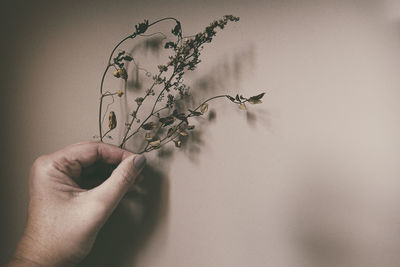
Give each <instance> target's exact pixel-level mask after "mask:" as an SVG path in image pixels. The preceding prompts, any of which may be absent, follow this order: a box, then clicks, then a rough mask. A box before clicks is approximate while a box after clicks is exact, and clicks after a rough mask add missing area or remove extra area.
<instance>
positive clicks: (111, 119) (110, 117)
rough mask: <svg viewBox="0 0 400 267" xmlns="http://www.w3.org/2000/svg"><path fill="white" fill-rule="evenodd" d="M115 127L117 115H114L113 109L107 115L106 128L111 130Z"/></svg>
mask: <svg viewBox="0 0 400 267" xmlns="http://www.w3.org/2000/svg"><path fill="white" fill-rule="evenodd" d="M115 127H117V117H116V116H115V113H114V111H111V112H110V115H108V128H110V130H112V129H114V128H115Z"/></svg>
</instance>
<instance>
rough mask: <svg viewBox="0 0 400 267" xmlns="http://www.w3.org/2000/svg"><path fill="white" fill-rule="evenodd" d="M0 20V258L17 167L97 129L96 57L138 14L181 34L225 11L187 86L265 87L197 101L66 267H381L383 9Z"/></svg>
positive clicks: (391, 230)
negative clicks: (189, 138) (204, 110)
mask: <svg viewBox="0 0 400 267" xmlns="http://www.w3.org/2000/svg"><path fill="white" fill-rule="evenodd" d="M1 11H2V16H1V28H2V42H1V61H2V63H1V93H2V95H1V97H0V99H1V114H2V122H3V123H2V124H1V135H2V136H1V189H0V190H1V191H0V192H1V194H0V196H1V199H0V202H1V207H2V208H1V229H0V230H1V232H0V234H1V238H0V240H1V241H0V242H1V244H0V245H1V252H0V259H1V262H4V261H5V260H6V259H7V257H9V255H10V253H12V251H13V249H14V248H15V245H16V243H17V241H18V238H19V237H20V235H21V233H22V230H23V226H24V223H25V218H26V217H25V216H26V204H27V200H28V195H27V192H28V188H27V178H28V172H29V168H30V165H31V164H32V162H33V160H34V159H35V158H36V157H38V156H39V155H41V154H44V153H50V152H52V151H55V150H57V149H60V148H62V147H64V146H66V145H68V144H71V143H75V142H78V141H83V140H91V139H92V136H93V135H96V134H97V111H98V110H97V109H98V106H97V105H98V96H99V95H98V86H99V81H100V77H101V74H102V72H103V70H104V66H105V64H106V60H107V57H108V53H109V52H110V50H111V48H112V47H113V45H114V44H115V43H116V42H117V41H118V40H120V39H121V38H122V37H124V36H126V35H127V34H129V33H130V32H131V31H132V28H133V25H135V24H136V23H138V22H141V21H143V19H146V18H147V19H149V20H150V21H154V20H156V19H158V18H161V17H165V16H174V17H176V18H178V19H179V20H180V21H181V22H182V25H183V30H184V34H186V35H191V34H194V33H196V32H198V31H201V30H202V29H203V28H204V27H205V26H207V25H208V24H209V23H210V22H211V21H212V20H213V19H217V18H219V17H221V16H222V15H225V14H234V15H237V16H239V17H240V18H241V20H240V22H238V23H236V24H232V25H229V26H228V27H227V28H226V29H225V30H224V31H222V32H220V33H219V34H218V35H217V37H216V38H215V41H213V43H211V44H210V45H208V47H207V48H206V49H205V50H204V52H203V55H202V60H203V62H202V63H201V64H200V67H199V69H198V70H196V72H195V73H193V74H190V75H189V76H188V82H190V83H191V84H192V85H193V88H194V89H196V88H197V89H198V90H200V92H202V91H201V89H203V90H204V94H203V93H199V95H198V96H199V97H200V98H201V97H202V96H203V95H204V97H205V95H207V94H210V95H213V94H219V93H230V94H236V93H237V92H239V93H242V94H244V95H254V94H257V93H258V92H261V91H265V92H267V94H266V96H265V98H264V103H263V104H261V105H257V106H251V107H249V108H251V109H249V113H247V114H246V113H245V112H243V111H241V110H238V109H237V107H235V106H233V105H231V104H229V103H226V102H223V101H218V102H214V103H213V104H211V105H213V106H212V108H214V109H215V110H216V111H217V119H216V121H215V122H213V123H209V124H205V125H203V126H204V127H202V128H201V135H199V138H200V139H198V140H197V142H196V143H195V144H193V147H194V149H192V150H186V151H175V152H174V153H173V155H172V156H170V157H168V158H166V159H164V158H163V157H158V159H157V156H156V154H155V153H153V154H151V155H149V161H150V162H151V164H152V165H153V166H158V170H157V171H155V170H153V171H151V170H149V171H148V176H147V180H148V181H147V183H145V187H146V188H145V190H144V191H143V192H142V193H141V194H142V195H141V196H136V195H132V196H127V198H126V199H124V200H123V201H122V203H121V205H120V206H119V207H118V208H117V210H116V212H115V213H114V214H113V216H112V217H111V219H110V221H109V222H108V223H107V224H106V225H105V227H104V229H103V231H102V232H101V233H100V235H99V239H98V242H97V243H96V245H95V248H94V250H93V253H92V254H91V255H90V256H89V258H88V259H87V260H86V261H85V262H84V263H83V264H82V265H83V266H244V265H247V266H364V267H365V266H399V264H400V256H399V255H400V208H399V206H398V203H399V201H400V194H399V193H400V187H399V186H400V182H399V174H400V170H399V166H400V164H399V159H400V158H399V156H400V155H399V154H400V150H399V148H400V147H399V138H398V137H399V130H400V129H399V115H398V114H399V99H400V98H399V86H400V75H399V69H400V53H399V48H400V4H399V2H398V1H396V0H390V1H389V0H386V1H382V0H379V1H378V0H376V1H375V0H353V1H322V0H314V1H312V0H307V1H306V0H302V1H298V0H285V1H277V0H276V1H274V0H270V1H267V0H266V1H208V0H207V1H140V2H139V1H57V2H55V1H53V2H45V1H35V3H33V2H32V1H2V3H1ZM167 29H168V28H167ZM132 45H134V43H132ZM150 52H151V51H150ZM140 53H142V56H146V55H145V54H143V53H144V52H142V51H141V50H140V49H139V54H140ZM149 57H152V59H149V61H148V62H147V63H149V62H152V61H151V60H160V61H161V62H162V61H163V58H162V55H160V56H155V57H154V56H152V53H149ZM141 62H143V64H144V65H145V64H146V60H144V59H143V60H142V61H141ZM119 85H120V84H118V83H117V84H115V83H114V84H110V85H109V86H119ZM117 101H120V100H117ZM121 101H124V100H123V99H121ZM122 104H123V103H122ZM116 105H117V106H118V103H116ZM160 169H161V170H160Z"/></svg>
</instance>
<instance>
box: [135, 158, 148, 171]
mask: <svg viewBox="0 0 400 267" xmlns="http://www.w3.org/2000/svg"><path fill="white" fill-rule="evenodd" d="M133 165H135V168H136V170H141V169H142V168H143V167H144V165H146V157H145V156H143V155H138V156H136V158H135V160H134V161H133Z"/></svg>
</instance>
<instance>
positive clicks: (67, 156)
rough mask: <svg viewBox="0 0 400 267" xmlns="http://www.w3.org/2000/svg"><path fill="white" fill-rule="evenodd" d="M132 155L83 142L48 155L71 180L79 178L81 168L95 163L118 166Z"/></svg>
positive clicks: (108, 146) (109, 146)
mask: <svg viewBox="0 0 400 267" xmlns="http://www.w3.org/2000/svg"><path fill="white" fill-rule="evenodd" d="M132 155H133V154H132V153H130V152H128V151H126V150H123V149H121V148H119V147H116V146H113V145H109V144H105V143H102V142H83V143H77V144H73V145H70V146H67V147H65V148H63V149H61V150H58V151H56V152H54V153H53V154H51V155H49V157H50V158H51V160H52V161H53V162H54V163H56V165H57V166H59V167H61V168H62V169H63V172H64V173H66V174H68V175H70V176H71V177H72V178H77V177H79V176H80V174H81V171H82V168H84V167H88V166H90V165H92V164H94V163H95V162H97V161H102V162H104V163H107V164H119V163H120V162H121V161H122V160H124V159H125V158H127V157H129V156H132Z"/></svg>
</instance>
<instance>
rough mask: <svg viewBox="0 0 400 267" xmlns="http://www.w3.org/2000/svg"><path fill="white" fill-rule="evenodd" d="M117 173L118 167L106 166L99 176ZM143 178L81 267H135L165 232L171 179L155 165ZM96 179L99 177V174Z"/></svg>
mask: <svg viewBox="0 0 400 267" xmlns="http://www.w3.org/2000/svg"><path fill="white" fill-rule="evenodd" d="M113 169H114V166H102V167H99V168H97V172H101V173H102V176H106V177H108V176H109V174H110V173H111V172H112V170H113ZM142 174H143V175H144V179H143V181H141V182H140V184H137V186H136V190H135V191H133V192H129V193H127V194H126V196H125V197H124V199H123V200H122V201H121V203H120V204H119V205H118V207H117V208H116V209H115V211H114V213H113V214H112V215H111V216H110V218H109V219H108V221H107V222H106V223H105V225H104V226H103V228H102V229H101V230H100V232H99V234H98V237H97V239H96V242H95V244H94V246H93V249H92V251H91V253H90V254H89V255H88V256H87V257H86V259H85V260H84V261H83V262H81V263H80V264H79V266H125V265H129V266H132V265H134V262H135V259H136V257H137V255H138V253H139V252H140V251H141V250H142V249H144V248H145V247H146V244H147V242H148V241H149V240H150V238H151V236H152V235H154V234H155V233H156V232H157V231H162V229H164V228H163V226H166V215H167V210H168V181H167V177H166V176H165V175H164V174H163V172H161V170H158V169H156V168H155V167H153V166H151V165H147V166H146V167H145V169H144V170H143V171H142ZM96 176H97V177H99V176H98V173H97V175H96ZM82 186H83V187H92V186H93V184H90V185H89V184H88V183H86V184H84V185H82ZM156 230H157V231H156Z"/></svg>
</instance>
